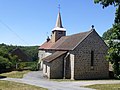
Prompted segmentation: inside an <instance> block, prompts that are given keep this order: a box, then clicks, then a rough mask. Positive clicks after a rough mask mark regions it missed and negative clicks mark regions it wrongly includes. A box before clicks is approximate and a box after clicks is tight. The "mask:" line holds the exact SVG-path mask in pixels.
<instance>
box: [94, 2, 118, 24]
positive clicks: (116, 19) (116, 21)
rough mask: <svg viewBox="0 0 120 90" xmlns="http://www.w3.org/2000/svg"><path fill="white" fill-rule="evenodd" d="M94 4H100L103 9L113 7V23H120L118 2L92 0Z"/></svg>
mask: <svg viewBox="0 0 120 90" xmlns="http://www.w3.org/2000/svg"><path fill="white" fill-rule="evenodd" d="M94 3H100V4H101V5H102V6H103V8H105V7H108V6H109V5H114V6H115V7H116V13H115V23H120V0H94Z"/></svg>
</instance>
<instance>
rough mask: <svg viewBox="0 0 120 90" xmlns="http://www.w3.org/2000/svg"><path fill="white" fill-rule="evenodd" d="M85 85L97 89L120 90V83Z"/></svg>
mask: <svg viewBox="0 0 120 90" xmlns="http://www.w3.org/2000/svg"><path fill="white" fill-rule="evenodd" d="M85 87H87V88H93V89H97V90H120V84H96V85H90V86H85Z"/></svg>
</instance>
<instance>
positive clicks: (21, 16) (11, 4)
mask: <svg viewBox="0 0 120 90" xmlns="http://www.w3.org/2000/svg"><path fill="white" fill-rule="evenodd" d="M59 4H60V6H61V9H60V12H61V17H62V23H63V27H64V28H66V32H67V35H71V34H75V33H80V32H85V31H89V30H90V29H91V26H92V25H94V26H95V29H96V31H97V32H98V34H99V35H100V36H102V34H103V33H104V32H105V31H107V30H108V29H109V28H111V27H112V24H113V23H114V17H115V7H113V6H110V7H107V8H105V9H103V8H102V6H101V5H100V4H94V1H93V0H0V44H1V43H5V44H8V45H11V44H12V45H21V46H33V45H41V44H42V43H43V42H45V41H46V38H47V36H51V31H52V29H53V28H54V26H55V23H56V18H57V14H58V5H59Z"/></svg>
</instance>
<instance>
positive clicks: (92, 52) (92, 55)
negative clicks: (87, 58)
mask: <svg viewBox="0 0 120 90" xmlns="http://www.w3.org/2000/svg"><path fill="white" fill-rule="evenodd" d="M93 64H94V51H91V66H93Z"/></svg>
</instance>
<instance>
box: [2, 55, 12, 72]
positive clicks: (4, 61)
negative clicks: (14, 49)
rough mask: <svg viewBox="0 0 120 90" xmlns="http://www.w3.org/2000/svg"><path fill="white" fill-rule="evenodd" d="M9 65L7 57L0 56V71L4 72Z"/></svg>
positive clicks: (10, 64)
mask: <svg viewBox="0 0 120 90" xmlns="http://www.w3.org/2000/svg"><path fill="white" fill-rule="evenodd" d="M11 67H12V63H11V62H10V61H9V60H8V59H7V58H4V57H2V56H0V72H5V71H7V70H8V69H11Z"/></svg>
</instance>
